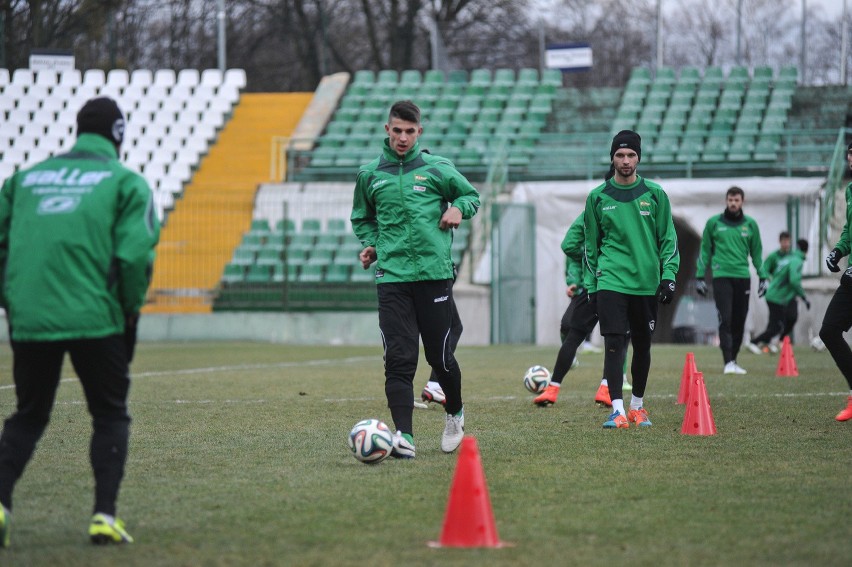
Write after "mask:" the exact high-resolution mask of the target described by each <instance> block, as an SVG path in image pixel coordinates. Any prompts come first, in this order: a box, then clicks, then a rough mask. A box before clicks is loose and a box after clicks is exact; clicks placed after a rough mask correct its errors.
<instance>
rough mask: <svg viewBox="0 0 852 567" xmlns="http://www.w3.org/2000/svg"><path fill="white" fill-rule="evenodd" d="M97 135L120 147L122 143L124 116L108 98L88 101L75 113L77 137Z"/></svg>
mask: <svg viewBox="0 0 852 567" xmlns="http://www.w3.org/2000/svg"><path fill="white" fill-rule="evenodd" d="M85 133H89V134H99V135H101V136H103V137H104V138H106V139H107V140H109V141H110V142H112V143H113V144H115V145H116V146H120V145H121V142H123V141H124V115H123V114H122V113H121V109H120V108H118V104H116V102H115V101H114V100H112V99H111V98H109V97H105V96H103V97H98V98H93V99H90V100H88V101H87V102H86V104H84V105H83V108H81V109H80V112H78V113H77V135H78V136H79V135H80V134H85Z"/></svg>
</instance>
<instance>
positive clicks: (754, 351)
mask: <svg viewBox="0 0 852 567" xmlns="http://www.w3.org/2000/svg"><path fill="white" fill-rule="evenodd" d="M745 347H746V348H747V349H748V350H749V352H751V353H752V354H763V351H762V350H760V347H759V346H757V345H756V344H754V343H752V342H748V343H746V344H745Z"/></svg>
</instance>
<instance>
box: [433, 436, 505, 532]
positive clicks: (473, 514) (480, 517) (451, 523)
mask: <svg viewBox="0 0 852 567" xmlns="http://www.w3.org/2000/svg"><path fill="white" fill-rule="evenodd" d="M429 545H430V546H431V547H503V546H504V545H506V544H504V543H501V542H500V538H499V537H498V536H497V526H496V525H495V523H494V513H493V512H492V510H491V499H490V498H489V496H488V485H487V484H486V483H485V474H484V472H483V471H482V461H481V460H480V458H479V449H478V448H477V445H476V438H475V437H470V436H467V437H465V438H464V439H462V444H461V450H460V452H459V460H458V463H457V464H456V472H455V473H454V475H453V484H452V486H451V487H450V497H449V501H448V502H447V512H446V515H445V516H444V527H443V529H442V530H441V539H440V540H439V541H437V542H429Z"/></svg>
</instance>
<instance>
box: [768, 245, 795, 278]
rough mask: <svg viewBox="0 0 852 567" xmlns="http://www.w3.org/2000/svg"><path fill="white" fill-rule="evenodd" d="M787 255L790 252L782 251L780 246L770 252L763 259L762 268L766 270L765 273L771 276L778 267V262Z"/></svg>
mask: <svg viewBox="0 0 852 567" xmlns="http://www.w3.org/2000/svg"><path fill="white" fill-rule="evenodd" d="M789 255H790V252H782V251H781V249H780V248H779V249H778V250H775V251H774V252H771V253H770V254H769V256H767V257H766V259H765V260H764V261H763V270H764V271H765V272H766V275H767V276H769V277H770V278H771V277H772V276H773V274H775V270H777V269H778V266H779V265H780V263H781V262H782V261H783V260H784V259H785V258H787V256H789Z"/></svg>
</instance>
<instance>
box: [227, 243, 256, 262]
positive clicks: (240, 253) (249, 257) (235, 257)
mask: <svg viewBox="0 0 852 567" xmlns="http://www.w3.org/2000/svg"><path fill="white" fill-rule="evenodd" d="M256 256H257V251H255V250H250V249H248V248H243V247H242V246H237V247H236V248H235V249H234V252H233V254H231V264H233V265H235V266H250V265H252V264H254V260H255V257H256Z"/></svg>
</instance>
